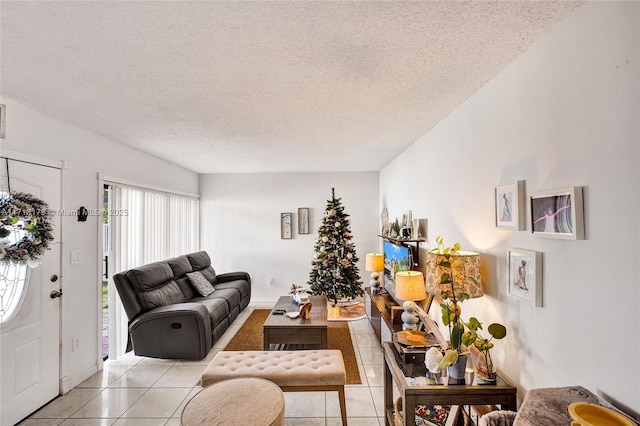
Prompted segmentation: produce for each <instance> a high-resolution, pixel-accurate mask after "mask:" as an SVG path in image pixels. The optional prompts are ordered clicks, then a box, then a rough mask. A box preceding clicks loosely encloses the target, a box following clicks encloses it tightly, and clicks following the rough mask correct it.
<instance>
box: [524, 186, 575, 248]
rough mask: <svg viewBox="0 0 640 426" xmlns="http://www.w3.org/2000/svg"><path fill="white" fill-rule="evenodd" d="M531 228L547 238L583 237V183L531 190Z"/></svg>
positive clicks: (535, 233)
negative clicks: (534, 191)
mask: <svg viewBox="0 0 640 426" xmlns="http://www.w3.org/2000/svg"><path fill="white" fill-rule="evenodd" d="M531 232H532V233H533V234H534V235H536V236H540V237H547V238H561V239H566V240H582V239H584V206H583V201H582V187H581V186H572V187H569V188H560V189H553V190H549V191H540V192H536V193H534V194H531Z"/></svg>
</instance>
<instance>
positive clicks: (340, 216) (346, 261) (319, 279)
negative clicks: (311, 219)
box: [308, 188, 364, 306]
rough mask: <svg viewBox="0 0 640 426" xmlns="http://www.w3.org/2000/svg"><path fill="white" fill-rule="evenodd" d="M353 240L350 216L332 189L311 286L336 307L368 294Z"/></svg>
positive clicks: (323, 219)
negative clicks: (347, 300)
mask: <svg viewBox="0 0 640 426" xmlns="http://www.w3.org/2000/svg"><path fill="white" fill-rule="evenodd" d="M352 238H353V236H352V235H351V221H350V219H349V215H348V214H346V213H345V211H344V207H343V205H342V201H341V199H340V198H336V195H335V190H334V189H333V188H331V199H330V200H328V201H327V207H326V209H325V213H324V217H323V218H322V225H320V228H319V229H318V238H317V239H316V242H315V246H314V255H313V261H312V262H311V266H312V269H311V272H310V274H309V281H308V284H309V286H310V290H311V291H310V292H311V294H317V295H323V296H326V297H327V300H329V301H332V302H333V305H334V306H335V305H337V303H338V300H340V299H343V298H346V299H353V298H356V297H358V296H362V295H363V294H364V289H363V288H362V281H361V280H360V275H359V271H358V266H357V263H358V256H357V255H356V247H355V244H354V243H353V242H352V241H351V240H352Z"/></svg>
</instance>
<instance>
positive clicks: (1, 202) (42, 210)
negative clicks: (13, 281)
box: [0, 191, 54, 268]
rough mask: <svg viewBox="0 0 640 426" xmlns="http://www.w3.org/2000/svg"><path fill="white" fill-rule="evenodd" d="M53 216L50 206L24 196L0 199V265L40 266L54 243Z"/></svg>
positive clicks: (6, 194)
mask: <svg viewBox="0 0 640 426" xmlns="http://www.w3.org/2000/svg"><path fill="white" fill-rule="evenodd" d="M52 217H53V212H52V211H51V210H50V209H49V205H48V204H47V203H46V202H44V201H42V200H40V199H39V198H36V197H34V196H33V195H32V194H27V193H23V192H11V191H8V192H3V193H2V195H1V196H0V262H2V263H15V264H22V265H27V266H29V267H31V268H35V267H37V266H38V265H40V260H39V259H40V257H42V255H44V253H45V251H46V250H47V248H48V247H49V244H50V243H51V241H53V239H54V237H53V226H54V222H53V219H52Z"/></svg>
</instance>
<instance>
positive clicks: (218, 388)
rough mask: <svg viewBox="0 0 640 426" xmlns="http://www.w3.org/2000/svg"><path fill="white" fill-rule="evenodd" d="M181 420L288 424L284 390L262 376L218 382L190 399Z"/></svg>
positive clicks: (188, 424)
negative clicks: (261, 377)
mask: <svg viewBox="0 0 640 426" xmlns="http://www.w3.org/2000/svg"><path fill="white" fill-rule="evenodd" d="M180 424H181V425H183V426H196V425H252V426H263V425H264V426H272V425H273V426H275V425H284V394H283V393H282V390H281V389H280V387H278V385H276V384H275V383H273V382H270V381H269V380H265V379H260V378H241V379H231V380H224V381H221V382H217V383H214V384H213V385H211V386H207V387H206V388H204V389H202V390H201V391H200V392H198V393H197V394H196V395H195V396H194V397H193V398H191V400H190V401H189V402H187V404H186V405H185V406H184V409H183V410H182V416H181V417H180Z"/></svg>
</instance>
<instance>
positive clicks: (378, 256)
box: [364, 253, 384, 290]
mask: <svg viewBox="0 0 640 426" xmlns="http://www.w3.org/2000/svg"><path fill="white" fill-rule="evenodd" d="M364 269H365V270H366V271H369V272H371V280H370V281H369V285H370V286H371V290H378V288H380V274H379V272H382V271H384V255H383V254H382V253H367V258H366V262H365V266H364Z"/></svg>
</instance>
